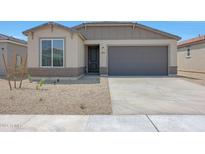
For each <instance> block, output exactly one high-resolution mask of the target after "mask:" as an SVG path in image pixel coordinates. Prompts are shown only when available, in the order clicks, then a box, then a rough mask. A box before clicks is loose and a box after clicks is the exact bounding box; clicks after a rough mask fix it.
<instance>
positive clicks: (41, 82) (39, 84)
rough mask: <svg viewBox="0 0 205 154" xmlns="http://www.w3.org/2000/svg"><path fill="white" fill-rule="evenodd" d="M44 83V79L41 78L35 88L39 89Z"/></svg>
mask: <svg viewBox="0 0 205 154" xmlns="http://www.w3.org/2000/svg"><path fill="white" fill-rule="evenodd" d="M44 85H45V79H41V80H40V81H39V82H38V84H37V86H36V90H39V89H40V88H42V87H43V86H44Z"/></svg>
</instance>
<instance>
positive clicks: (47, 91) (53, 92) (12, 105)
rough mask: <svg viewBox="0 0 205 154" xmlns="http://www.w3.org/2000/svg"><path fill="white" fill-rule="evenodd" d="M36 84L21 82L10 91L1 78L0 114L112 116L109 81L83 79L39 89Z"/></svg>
mask: <svg viewBox="0 0 205 154" xmlns="http://www.w3.org/2000/svg"><path fill="white" fill-rule="evenodd" d="M36 85H37V82H32V83H30V82H29V81H28V80H25V81H24V82H23V86H22V88H21V89H14V90H12V91H10V90H9V86H8V82H7V81H6V80H4V79H0V114H69V115H71V114H74V115H75V114H80V115H82V114H111V113H112V107H111V99H110V93H109V88H108V79H107V78H100V77H83V78H82V79H79V80H73V81H69V80H66V81H61V80H60V82H59V83H56V84H54V82H53V81H49V82H48V81H47V84H45V85H44V86H43V87H42V88H41V89H40V90H36Z"/></svg>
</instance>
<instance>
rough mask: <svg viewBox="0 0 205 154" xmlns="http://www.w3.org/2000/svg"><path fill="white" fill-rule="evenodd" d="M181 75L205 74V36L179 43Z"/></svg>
mask: <svg viewBox="0 0 205 154" xmlns="http://www.w3.org/2000/svg"><path fill="white" fill-rule="evenodd" d="M177 56H178V58H177V61H178V62H177V63H178V72H179V73H183V72H184V73H185V72H186V73H205V36H199V37H196V38H192V39H190V40H186V41H181V42H179V43H178V52H177Z"/></svg>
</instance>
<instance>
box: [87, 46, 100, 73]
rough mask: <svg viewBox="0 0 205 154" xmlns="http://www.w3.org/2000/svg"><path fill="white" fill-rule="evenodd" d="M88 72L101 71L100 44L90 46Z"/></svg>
mask: <svg viewBox="0 0 205 154" xmlns="http://www.w3.org/2000/svg"><path fill="white" fill-rule="evenodd" d="M88 73H99V46H89V47H88Z"/></svg>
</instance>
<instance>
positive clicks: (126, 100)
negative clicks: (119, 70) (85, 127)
mask: <svg viewBox="0 0 205 154" xmlns="http://www.w3.org/2000/svg"><path fill="white" fill-rule="evenodd" d="M109 88H110V94H111V100H112V109H113V114H192V115H193V114H205V86H201V85H198V84H195V83H192V82H189V81H185V80H183V79H181V78H174V77H110V78H109Z"/></svg>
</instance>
